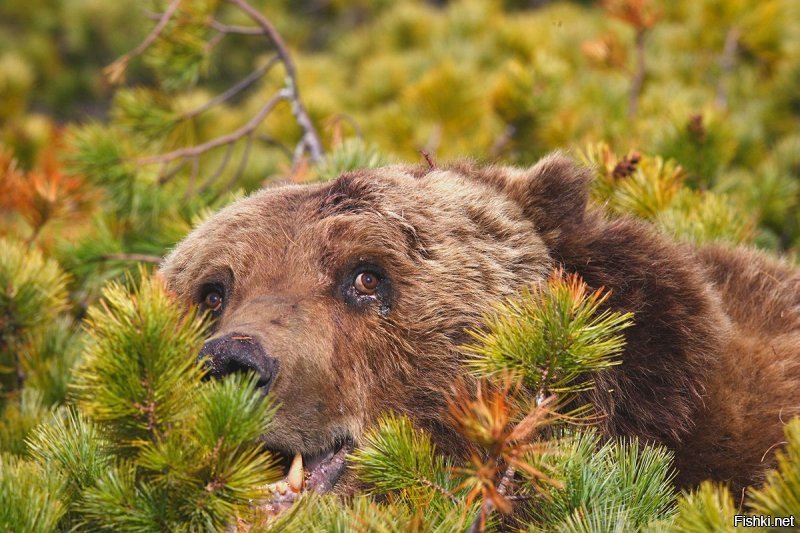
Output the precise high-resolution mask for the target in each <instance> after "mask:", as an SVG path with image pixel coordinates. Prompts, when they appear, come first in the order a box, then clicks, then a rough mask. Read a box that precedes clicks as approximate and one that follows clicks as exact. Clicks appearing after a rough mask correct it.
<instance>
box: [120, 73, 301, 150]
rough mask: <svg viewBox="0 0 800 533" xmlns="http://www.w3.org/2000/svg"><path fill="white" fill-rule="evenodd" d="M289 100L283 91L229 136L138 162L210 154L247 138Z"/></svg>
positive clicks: (286, 90)
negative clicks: (276, 107) (278, 106)
mask: <svg viewBox="0 0 800 533" xmlns="http://www.w3.org/2000/svg"><path fill="white" fill-rule="evenodd" d="M289 98H290V95H289V91H288V89H281V90H280V91H278V92H277V93H276V94H275V95H274V96H273V97H272V98H270V99H269V101H267V103H266V104H264V105H263V106H261V109H259V110H258V113H256V114H255V115H253V118H251V119H250V120H248V121H247V123H246V124H245V125H244V126H242V127H240V128H238V129H236V130H234V131H232V132H230V133H229V134H227V135H223V136H221V137H216V138H214V139H211V140H210V141H207V142H204V143H203V144H198V145H197V146H190V147H187V148H180V149H178V150H173V151H171V152H167V153H166V154H160V155H153V156H148V157H141V158H138V159H136V162H137V163H139V164H140V165H150V164H153V163H166V162H169V161H174V160H176V159H181V158H188V157H195V156H199V155H201V154H204V153H206V152H208V151H209V150H213V149H214V148H217V147H218V146H224V145H226V144H230V143H233V142H236V141H238V140H239V139H241V138H242V137H245V136H247V135H249V134H250V133H252V132H253V131H254V130H255V129H256V128H257V127H258V126H259V124H261V121H263V120H264V118H265V117H266V116H267V115H268V114H269V112H270V111H272V109H273V108H274V107H275V106H276V105H277V104H278V103H279V102H281V101H282V100H287V99H289Z"/></svg>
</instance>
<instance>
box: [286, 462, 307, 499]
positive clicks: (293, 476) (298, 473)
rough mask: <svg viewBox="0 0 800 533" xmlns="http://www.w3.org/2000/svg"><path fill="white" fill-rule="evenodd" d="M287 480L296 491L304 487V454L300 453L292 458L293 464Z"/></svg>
mask: <svg viewBox="0 0 800 533" xmlns="http://www.w3.org/2000/svg"><path fill="white" fill-rule="evenodd" d="M286 482H287V483H288V484H289V486H290V487H291V488H292V490H293V491H294V492H300V491H301V490H302V489H303V456H302V455H300V454H299V453H298V454H296V455H295V456H294V459H292V466H291V467H290V468H289V475H288V476H286Z"/></svg>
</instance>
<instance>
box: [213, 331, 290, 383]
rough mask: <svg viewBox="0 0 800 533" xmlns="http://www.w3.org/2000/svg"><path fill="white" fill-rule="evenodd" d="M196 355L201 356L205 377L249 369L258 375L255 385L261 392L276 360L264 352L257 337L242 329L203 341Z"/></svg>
mask: <svg viewBox="0 0 800 533" xmlns="http://www.w3.org/2000/svg"><path fill="white" fill-rule="evenodd" d="M198 359H205V360H206V365H207V366H208V374H207V377H213V378H221V377H223V376H227V375H228V374H233V373H234V372H252V373H254V374H255V375H256V376H258V387H259V388H260V389H261V390H262V392H264V393H265V394H266V393H267V392H268V391H269V389H270V387H271V386H272V382H273V381H274V380H275V374H277V371H278V361H277V359H275V358H273V357H269V356H267V352H266V351H265V350H264V348H263V347H262V346H261V343H259V342H258V341H257V340H255V339H254V338H253V337H251V336H249V335H244V334H242V333H230V334H228V335H225V336H224V337H217V338H215V339H211V340H209V341H208V342H206V343H205V344H204V345H203V347H202V348H201V349H200V355H198Z"/></svg>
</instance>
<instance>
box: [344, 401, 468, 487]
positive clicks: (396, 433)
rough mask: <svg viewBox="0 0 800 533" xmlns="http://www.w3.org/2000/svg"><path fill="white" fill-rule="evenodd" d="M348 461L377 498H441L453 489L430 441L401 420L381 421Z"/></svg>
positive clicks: (425, 435)
mask: <svg viewBox="0 0 800 533" xmlns="http://www.w3.org/2000/svg"><path fill="white" fill-rule="evenodd" d="M350 459H351V462H352V466H353V468H354V470H355V472H356V475H358V477H359V478H360V479H361V480H363V481H365V482H366V483H368V484H370V485H371V486H372V492H373V493H376V494H386V493H389V492H393V491H401V490H419V491H422V492H423V493H427V494H433V493H439V494H442V493H448V492H449V491H450V490H451V489H452V488H453V487H454V486H455V485H456V484H455V483H454V481H453V480H452V479H450V477H449V475H448V465H447V463H446V461H445V459H444V458H443V457H442V456H441V455H440V454H437V453H436V450H435V447H434V445H433V443H432V442H431V440H430V437H428V435H427V434H425V433H423V432H421V431H418V430H416V429H414V427H413V426H412V424H411V421H410V420H409V419H408V418H406V417H403V416H397V415H394V414H388V415H385V416H384V417H383V418H381V420H380V421H379V422H378V425H377V426H376V428H374V429H372V430H371V431H369V432H368V433H367V435H366V436H365V438H364V445H363V446H361V447H360V448H358V449H357V450H356V451H355V453H354V454H353V455H352V456H351V457H350Z"/></svg>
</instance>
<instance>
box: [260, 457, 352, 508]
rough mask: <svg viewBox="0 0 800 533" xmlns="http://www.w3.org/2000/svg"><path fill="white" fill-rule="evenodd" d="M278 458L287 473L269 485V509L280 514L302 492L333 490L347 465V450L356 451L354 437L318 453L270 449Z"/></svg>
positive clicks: (267, 506)
mask: <svg viewBox="0 0 800 533" xmlns="http://www.w3.org/2000/svg"><path fill="white" fill-rule="evenodd" d="M269 451H270V453H272V455H273V456H275V457H277V458H278V465H279V466H280V467H282V468H283V474H284V477H283V479H282V480H281V481H277V482H275V483H272V484H270V485H268V486H267V489H268V490H270V491H271V492H272V496H271V497H270V499H269V500H268V501H267V502H266V505H265V506H266V510H267V511H268V512H270V513H272V514H279V513H281V512H282V511H284V510H286V509H288V508H289V507H291V506H292V504H293V503H294V501H295V500H296V499H297V497H298V496H299V495H300V494H302V493H303V492H307V491H313V492H316V493H319V494H325V493H326V492H330V491H331V490H333V488H334V487H335V486H336V483H337V482H338V481H339V479H340V478H341V477H342V475H343V474H344V472H345V470H346V469H347V454H348V453H350V452H352V451H353V444H352V442H351V441H344V442H339V443H336V444H334V445H333V446H331V447H330V448H328V449H326V450H323V451H322V452H320V453H317V454H313V455H310V454H303V453H297V452H289V451H285V450H272V449H270V450H269Z"/></svg>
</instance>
